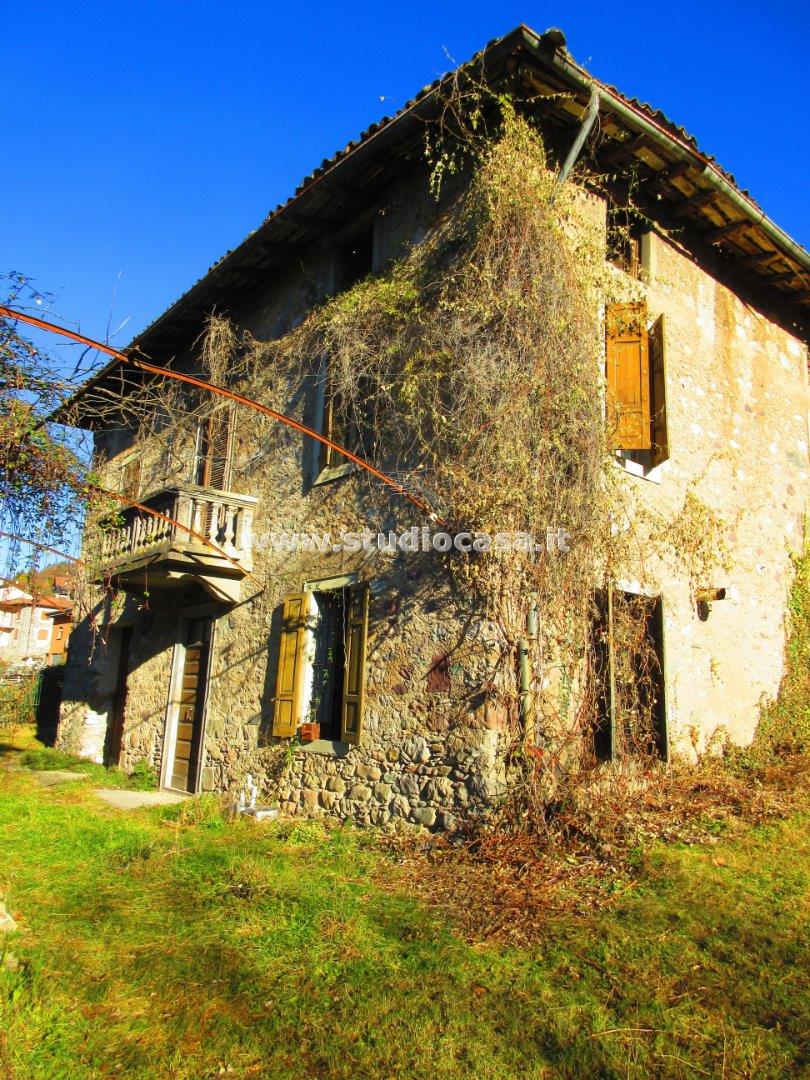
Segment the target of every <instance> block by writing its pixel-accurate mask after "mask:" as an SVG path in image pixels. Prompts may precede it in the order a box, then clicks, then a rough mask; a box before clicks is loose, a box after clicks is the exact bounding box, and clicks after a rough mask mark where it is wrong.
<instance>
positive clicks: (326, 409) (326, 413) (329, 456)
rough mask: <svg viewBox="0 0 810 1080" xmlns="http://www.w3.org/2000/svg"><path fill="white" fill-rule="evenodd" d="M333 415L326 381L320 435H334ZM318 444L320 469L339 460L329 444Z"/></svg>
mask: <svg viewBox="0 0 810 1080" xmlns="http://www.w3.org/2000/svg"><path fill="white" fill-rule="evenodd" d="M334 416H335V406H334V402H333V400H332V394H331V388H330V386H329V384H328V382H327V386H326V398H325V400H324V403H323V424H322V425H321V435H325V436H326V437H327V439H331V438H333V437H334V436H333V428H334ZM318 446H319V447H320V457H321V461H320V467H321V469H329V468H331V467H332V466H333V465H334V464H335V459H338V460H341V459H340V457H339V455H338V454H336V453H335V451H334V450H333V449H332V447H331V446H327V445H326V443H318Z"/></svg>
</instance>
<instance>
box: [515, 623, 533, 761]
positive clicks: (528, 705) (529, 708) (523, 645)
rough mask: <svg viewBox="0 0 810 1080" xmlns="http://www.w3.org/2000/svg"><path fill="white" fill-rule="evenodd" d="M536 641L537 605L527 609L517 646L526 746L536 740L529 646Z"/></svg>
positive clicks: (531, 744)
mask: <svg viewBox="0 0 810 1080" xmlns="http://www.w3.org/2000/svg"><path fill="white" fill-rule="evenodd" d="M536 640H537V604H532V606H531V607H530V608H529V615H528V618H527V619H526V635H525V636H524V637H522V638H521V639H520V643H519V644H518V660H519V664H520V713H521V718H522V720H523V739H524V744H525V745H526V746H534V744H535V738H536V730H535V715H534V694H533V693H532V689H531V686H532V672H531V657H530V652H529V649H530V645H531V642H532V641H536Z"/></svg>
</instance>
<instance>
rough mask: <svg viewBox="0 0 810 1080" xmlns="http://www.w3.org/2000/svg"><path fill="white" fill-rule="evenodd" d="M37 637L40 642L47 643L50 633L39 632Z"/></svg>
mask: <svg viewBox="0 0 810 1080" xmlns="http://www.w3.org/2000/svg"><path fill="white" fill-rule="evenodd" d="M37 637H38V639H39V640H40V641H47V640H48V638H49V637H50V633H49V631H47V630H38V631H37Z"/></svg>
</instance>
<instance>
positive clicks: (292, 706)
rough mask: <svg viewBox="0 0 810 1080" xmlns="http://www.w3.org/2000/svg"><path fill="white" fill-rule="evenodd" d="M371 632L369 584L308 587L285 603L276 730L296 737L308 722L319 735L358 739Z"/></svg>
mask: <svg viewBox="0 0 810 1080" xmlns="http://www.w3.org/2000/svg"><path fill="white" fill-rule="evenodd" d="M367 631H368V585H367V584H365V583H364V584H355V585H349V586H343V587H340V588H334V589H329V588H321V589H319V590H313V591H310V590H304V592H301V593H295V594H293V595H292V596H288V597H287V599H286V600H285V601H284V604H283V607H282V626H281V639H280V641H279V657H278V672H277V676H276V696H275V701H274V711H273V734H274V735H276V736H280V737H287V738H289V737H292V736H294V735H295V734H296V732H297V730H298V727H299V725H300V724H301V723H303V722H308V723H317V724H320V737H321V738H323V739H333V740H339V741H341V742H345V743H351V744H354V745H356V744H358V743H359V742H360V739H361V737H362V731H363V700H364V693H365V673H366V636H367Z"/></svg>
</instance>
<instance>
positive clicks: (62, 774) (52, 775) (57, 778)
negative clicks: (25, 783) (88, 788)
mask: <svg viewBox="0 0 810 1080" xmlns="http://www.w3.org/2000/svg"><path fill="white" fill-rule="evenodd" d="M34 776H35V777H36V778H37V780H39V782H40V784H42V785H43V787H53V786H54V785H55V784H64V783H66V782H67V781H68V780H86V779H87V773H83V772H70V771H69V770H68V769H37V770H35V772H34Z"/></svg>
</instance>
